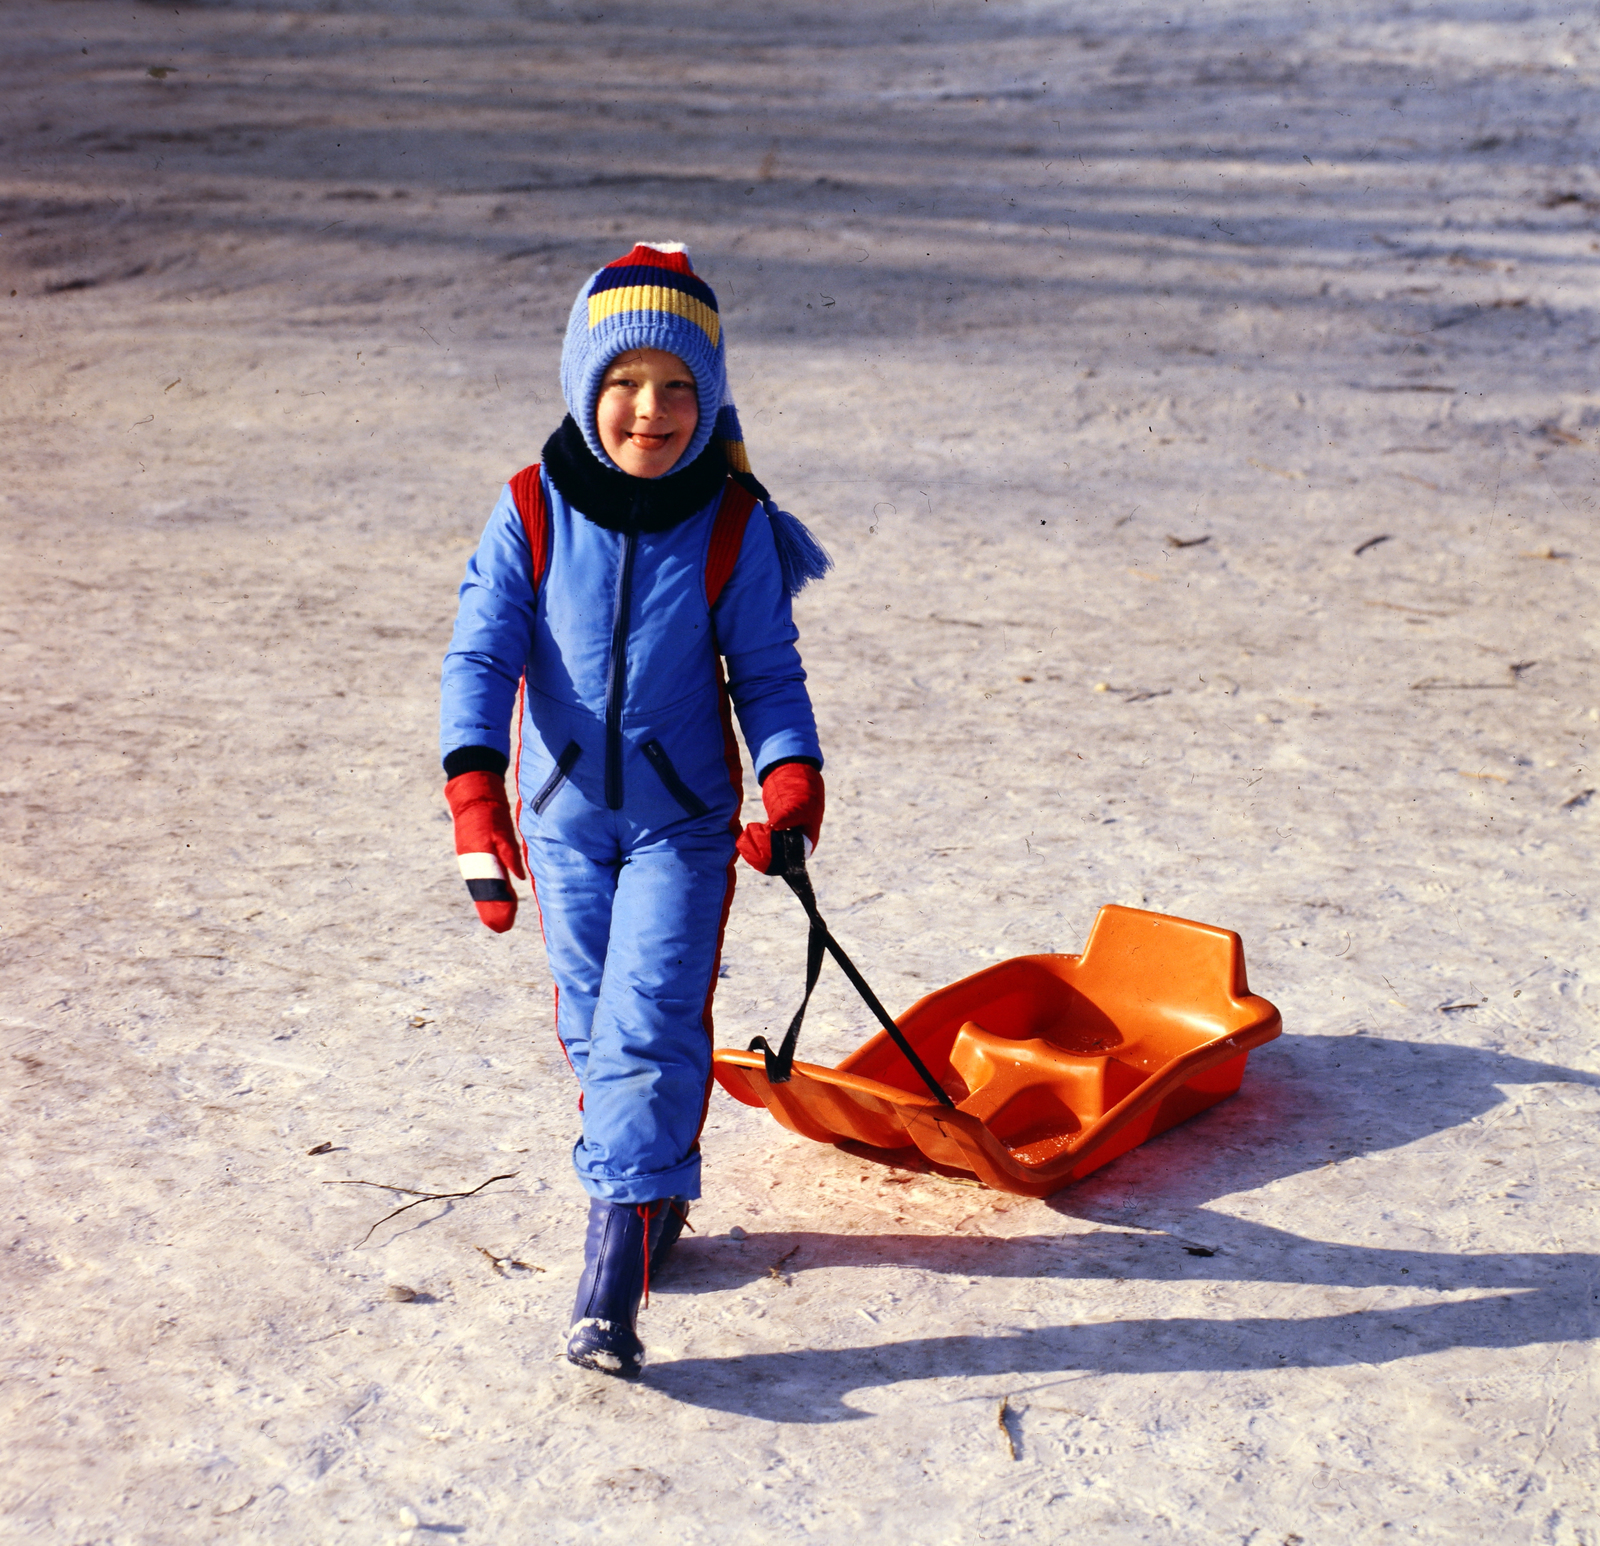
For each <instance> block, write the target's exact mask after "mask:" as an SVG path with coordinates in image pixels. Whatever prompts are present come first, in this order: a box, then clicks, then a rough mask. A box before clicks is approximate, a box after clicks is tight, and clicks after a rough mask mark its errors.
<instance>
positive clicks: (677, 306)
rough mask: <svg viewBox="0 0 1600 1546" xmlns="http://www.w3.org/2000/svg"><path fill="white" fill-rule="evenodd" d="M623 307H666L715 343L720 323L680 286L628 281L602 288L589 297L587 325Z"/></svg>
mask: <svg viewBox="0 0 1600 1546" xmlns="http://www.w3.org/2000/svg"><path fill="white" fill-rule="evenodd" d="M624 311H667V312H671V313H672V315H673V316H675V317H682V318H684V320H685V321H688V322H692V323H694V324H695V326H696V327H698V328H699V329H700V331H701V332H702V333H704V334H705V335H706V337H707V338H709V339H710V340H711V347H712V348H713V349H715V348H716V347H717V338H718V336H719V335H720V333H721V331H722V324H721V322H720V321H719V319H718V317H717V314H716V312H714V311H713V310H712V309H711V308H710V307H709V306H707V305H706V303H705V302H704V301H702V300H697V299H696V298H695V297H694V296H692V295H685V294H684V293H683V291H682V290H669V289H668V288H667V287H666V286H665V285H628V286H626V287H625V288H619V289H616V290H602V291H601V292H600V293H599V294H598V295H591V296H590V297H589V327H590V330H591V331H592V330H593V329H595V328H597V327H599V325H600V324H601V323H602V322H604V321H605V320H606V318H607V317H614V316H616V315H617V314H618V313H619V312H624Z"/></svg>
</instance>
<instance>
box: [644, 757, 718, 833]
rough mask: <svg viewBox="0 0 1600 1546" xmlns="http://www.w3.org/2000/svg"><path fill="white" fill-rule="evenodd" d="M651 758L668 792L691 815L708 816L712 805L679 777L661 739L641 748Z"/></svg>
mask: <svg viewBox="0 0 1600 1546" xmlns="http://www.w3.org/2000/svg"><path fill="white" fill-rule="evenodd" d="M639 750H640V751H642V752H643V753H644V754H645V757H646V758H647V759H648V760H649V763H650V766H651V767H653V768H654V769H655V770H656V772H657V774H659V775H660V778H661V782H662V783H663V784H665V785H666V786H667V793H668V794H670V795H671V796H672V798H673V799H674V800H676V801H677V802H678V804H679V805H681V806H682V807H683V808H684V810H686V811H687V812H688V813H689V814H690V815H691V816H708V815H710V814H711V807H710V806H709V805H707V804H706V802H705V801H704V800H702V799H701V798H700V796H699V795H697V794H696V793H695V792H694V790H692V789H691V788H690V787H689V786H688V785H687V784H686V783H684V781H683V780H682V779H681V778H679V777H678V770H677V769H676V768H675V767H673V765H672V759H671V758H670V757H669V756H668V755H667V749H666V747H664V746H663V745H662V744H661V743H660V742H659V741H646V742H645V743H644V745H643V746H641V747H640V748H639Z"/></svg>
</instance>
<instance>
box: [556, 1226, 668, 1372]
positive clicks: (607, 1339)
mask: <svg viewBox="0 0 1600 1546" xmlns="http://www.w3.org/2000/svg"><path fill="white" fill-rule="evenodd" d="M659 1209H661V1204H660V1203H659V1202H655V1203H646V1204H644V1205H642V1206H640V1205H636V1204H633V1203H620V1202H602V1201H600V1199H599V1198H597V1197H594V1198H590V1200H589V1232H588V1234H587V1235H586V1236H585V1238H584V1243H583V1276H582V1277H581V1278H579V1279H578V1298H577V1301H576V1303H575V1304H574V1305H573V1307H572V1330H571V1331H570V1332H569V1333H568V1334H567V1358H568V1360H569V1362H571V1363H575V1364H578V1365H579V1366H580V1367H582V1368H585V1369H599V1370H601V1371H602V1372H603V1373H606V1374H620V1375H621V1376H622V1377H623V1378H624V1379H630V1380H631V1379H637V1378H638V1377H639V1372H640V1370H641V1369H643V1367H644V1344H643V1343H642V1342H641V1341H640V1340H639V1335H638V1333H637V1332H636V1331H635V1330H634V1326H635V1323H636V1322H637V1321H638V1319H639V1299H640V1296H641V1295H642V1294H643V1293H644V1288H645V1275H646V1272H647V1271H648V1261H649V1258H648V1256H647V1254H646V1251H647V1240H648V1238H649V1235H650V1234H651V1233H652V1232H653V1231H652V1228H651V1226H652V1225H654V1224H656V1222H657V1220H656V1212H657V1210H659ZM662 1211H664V1210H662Z"/></svg>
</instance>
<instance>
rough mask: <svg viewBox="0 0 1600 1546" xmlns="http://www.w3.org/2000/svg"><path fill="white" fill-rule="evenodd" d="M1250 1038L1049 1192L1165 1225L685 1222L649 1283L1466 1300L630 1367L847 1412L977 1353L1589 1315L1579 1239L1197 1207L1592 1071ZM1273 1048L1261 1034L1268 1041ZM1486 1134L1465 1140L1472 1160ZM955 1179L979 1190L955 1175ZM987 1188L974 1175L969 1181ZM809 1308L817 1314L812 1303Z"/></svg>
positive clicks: (1084, 1352)
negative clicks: (1174, 1123) (869, 1226)
mask: <svg viewBox="0 0 1600 1546" xmlns="http://www.w3.org/2000/svg"><path fill="white" fill-rule="evenodd" d="M1277 1047H1278V1048H1280V1049H1281V1053H1280V1055H1279V1056H1278V1057H1277V1058H1272V1057H1269V1056H1263V1055H1262V1054H1257V1060H1258V1062H1257V1063H1253V1064H1252V1068H1251V1076H1250V1078H1249V1079H1247V1081H1246V1085H1245V1090H1244V1092H1242V1093H1241V1095H1240V1096H1239V1097H1237V1098H1236V1099H1234V1100H1233V1101H1229V1102H1225V1103H1223V1105H1221V1106H1219V1107H1216V1108H1215V1109H1214V1110H1213V1111H1211V1112H1209V1113H1207V1114H1206V1115H1205V1116H1203V1117H1201V1118H1199V1119H1197V1120H1196V1121H1194V1122H1191V1123H1189V1124H1187V1125H1185V1126H1184V1127H1181V1128H1178V1129H1176V1130H1174V1131H1173V1132H1172V1133H1170V1134H1168V1135H1166V1136H1165V1137H1164V1138H1162V1139H1159V1140H1157V1141H1155V1142H1154V1143H1151V1144H1148V1145H1146V1146H1145V1147H1144V1148H1142V1149H1139V1150H1136V1151H1135V1152H1134V1153H1132V1154H1129V1155H1126V1156H1124V1157H1123V1158H1122V1159H1120V1160H1118V1161H1117V1162H1116V1163H1115V1164H1113V1165H1112V1166H1110V1167H1108V1169H1107V1170H1105V1171H1102V1172H1100V1173H1099V1174H1097V1175H1096V1176H1094V1177H1092V1178H1090V1179H1089V1180H1088V1181H1086V1182H1083V1183H1080V1184H1079V1185H1077V1186H1076V1187H1073V1188H1069V1189H1068V1190H1067V1191H1065V1192H1063V1193H1061V1194H1059V1195H1058V1196H1057V1197H1056V1198H1053V1199H1051V1201H1050V1204H1049V1206H1051V1207H1052V1208H1053V1209H1055V1211H1057V1212H1060V1213H1063V1214H1071V1215H1076V1216H1078V1217H1083V1218H1091V1219H1095V1220H1097V1221H1099V1222H1102V1223H1113V1224H1114V1223H1119V1222H1120V1223H1130V1224H1131V1223H1135V1222H1136V1221H1137V1216H1136V1214H1134V1213H1130V1212H1129V1201H1128V1199H1129V1198H1137V1199H1138V1202H1139V1204H1142V1205H1143V1206H1144V1207H1147V1208H1148V1209H1150V1210H1151V1211H1153V1212H1158V1213H1159V1214H1160V1220H1159V1223H1160V1226H1161V1227H1162V1228H1164V1229H1165V1230H1166V1231H1167V1233H1165V1234H1148V1233H1137V1234H1136V1233H1111V1232H1109V1231H1100V1232H1095V1233H1092V1234H1071V1235H1061V1236H1057V1235H1050V1234H1035V1235H1027V1236H1013V1237H1009V1238H999V1237H990V1236H971V1235H961V1236H948V1235H910V1234H908V1235H889V1236H884V1235H846V1234H829V1233H821V1232H809V1233H807V1232H795V1233H786V1234H771V1235H752V1236H750V1237H749V1238H748V1239H746V1240H744V1241H742V1242H733V1241H729V1240H726V1239H724V1240H686V1241H685V1242H684V1244H683V1245H681V1246H680V1247H679V1251H680V1253H681V1254H680V1255H679V1256H678V1258H677V1259H676V1260H675V1261H674V1263H673V1266H672V1269H671V1271H670V1274H664V1275H663V1280H662V1282H661V1285H660V1288H661V1291H662V1292H663V1293H671V1292H683V1291H690V1292H693V1291H697V1290H699V1291H704V1290H714V1289H730V1288H736V1287H739V1286H742V1285H744V1284H747V1283H750V1282H753V1281H756V1280H758V1279H761V1278H763V1277H767V1276H770V1275H773V1274H778V1275H785V1274H792V1273H794V1272H807V1271H810V1270H812V1269H815V1268H821V1267H862V1268H866V1267H874V1266H909V1267H918V1268H921V1269H923V1270H925V1271H934V1272H943V1273H949V1274H952V1275H959V1276H970V1277H980V1276H988V1277H1011V1278H1052V1279H1058V1280H1072V1279H1078V1280H1101V1281H1107V1280H1109V1281H1116V1280H1143V1281H1178V1280H1191V1279H1193V1280H1200V1281H1227V1282H1274V1283H1318V1284H1326V1285H1329V1286H1331V1287H1338V1288H1351V1289H1360V1288H1370V1287H1375V1286H1381V1285H1393V1286H1396V1287H1401V1288H1411V1289H1417V1288H1421V1289H1426V1290H1431V1291H1436V1292H1437V1291H1449V1290H1476V1291H1477V1295H1476V1297H1474V1298H1472V1299H1467V1300H1461V1301H1457V1302H1453V1303H1445V1304H1425V1305H1411V1306H1407V1307H1406V1308H1403V1309H1398V1310H1396V1309H1372V1310H1354V1311H1349V1312H1346V1313H1340V1314H1332V1315H1324V1316H1317V1317H1312V1318H1306V1319H1301V1318H1291V1317H1263V1318H1253V1317H1245V1318H1239V1319H1234V1320H1227V1319H1202V1318H1192V1319H1184V1318H1177V1319H1173V1318H1165V1317H1163V1318H1160V1319H1155V1320H1149V1321H1120V1322H1119V1321H1100V1320H1098V1319H1097V1320H1096V1321H1095V1322H1094V1323H1092V1324H1086V1325H1062V1326H1053V1327H1043V1328H1038V1329H1034V1330H1025V1331H1017V1330H1009V1329H1004V1328H997V1330H996V1333H995V1334H994V1335H988V1336H981V1335H962V1336H937V1337H918V1338H914V1339H911V1340H908V1341H902V1342H881V1341H874V1342H867V1343H863V1344H861V1345H858V1346H851V1347H842V1348H838V1347H836V1348H829V1349H804V1350H799V1351H794V1352H757V1353H744V1354H739V1355H737V1356H735V1357H731V1358H720V1359H719V1358H687V1359H680V1360H678V1361H676V1362H673V1363H668V1364H661V1365H653V1366H650V1367H648V1368H647V1370H646V1378H647V1380H648V1381H649V1382H650V1383H651V1384H653V1385H655V1386H657V1387H658V1388H660V1389H662V1390H665V1391H667V1392H669V1393H670V1394H672V1395H673V1396H675V1397H677V1398H678V1399H680V1400H682V1401H684V1402H687V1403H689V1404H692V1405H697V1406H707V1407H712V1408H715V1409H718V1410H726V1411H734V1412H741V1413H745V1414H747V1415H751V1416H759V1417H765V1418H769V1419H771V1420H773V1421H785V1422H839V1421H845V1420H849V1419H851V1418H854V1417H858V1416H863V1415H865V1414H864V1413H862V1412H859V1411H857V1410H855V1409H854V1408H852V1407H850V1406H849V1405H847V1404H846V1403H845V1401H844V1397H845V1395H846V1394H847V1393H848V1392H849V1391H851V1390H856V1389H860V1388H862V1387H867V1386H876V1385H883V1384H889V1383H893V1382H896V1381H899V1380H905V1379H916V1378H930V1377H935V1378H936V1377H949V1376H961V1375H978V1374H1006V1373H1011V1374H1026V1375H1048V1374H1060V1373H1063V1372H1066V1371H1069V1370H1092V1371H1096V1372H1101V1373H1112V1372H1123V1373H1135V1372H1137V1373H1164V1372H1178V1371H1188V1370H1244V1369H1266V1368H1287V1367H1297V1366H1298V1367H1321V1366H1336V1365H1342V1364H1351V1363H1382V1362H1386V1361H1389V1360H1391V1359H1396V1358H1403V1357H1412V1356H1415V1355H1417V1354H1419V1353H1426V1352H1435V1351H1440V1350H1442V1349H1445V1348H1451V1347H1518V1346H1523V1345H1527V1344H1530V1343H1542V1342H1554V1341H1563V1340H1567V1339H1571V1338H1586V1337H1591V1336H1594V1335H1596V1332H1597V1329H1600V1327H1597V1324H1596V1321H1597V1316H1596V1311H1595V1307H1594V1304H1593V1300H1592V1283H1593V1280H1594V1276H1595V1273H1596V1269H1597V1268H1600V1256H1597V1255H1594V1254H1592V1253H1587V1252H1560V1253H1531V1252H1506V1253H1494V1254H1488V1253H1486V1254H1456V1253H1450V1252H1431V1251H1417V1250H1393V1249H1387V1248H1382V1247H1372V1248H1369V1247H1360V1246H1346V1245H1337V1244H1332V1243H1329V1242H1326V1241H1321V1240H1317V1239H1314V1238H1310V1237H1304V1236H1300V1235H1296V1234H1291V1233H1289V1232H1288V1231H1285V1230H1279V1229H1274V1228H1271V1227H1268V1226H1265V1225H1260V1224H1253V1223H1249V1222H1247V1221H1244V1220H1240V1219H1236V1218H1232V1217H1230V1216H1228V1215H1227V1214H1224V1213H1219V1212H1213V1211H1210V1210H1204V1211H1202V1210H1201V1207H1200V1205H1201V1204H1202V1203H1204V1202H1207V1201H1209V1200H1211V1199H1213V1198H1215V1197H1218V1196H1223V1195H1228V1194H1230V1193H1236V1192H1240V1191H1246V1190H1249V1189H1252V1188H1254V1187H1259V1186H1262V1185H1265V1184H1266V1183H1268V1182H1270V1181H1274V1180H1278V1179H1281V1178H1283V1177H1285V1176H1290V1175H1295V1174H1301V1173H1305V1172H1308V1171H1312V1170H1315V1169H1318V1168H1321V1167H1323V1166H1324V1165H1326V1164H1327V1163H1328V1161H1329V1159H1330V1158H1335V1159H1344V1158H1347V1157H1350V1156H1351V1155H1353V1154H1357V1153H1363V1154H1366V1153H1374V1152H1377V1151H1380V1150H1383V1149H1388V1148H1394V1147H1398V1146H1400V1145H1402V1144H1406V1143H1411V1142H1413V1141H1415V1140H1417V1139H1419V1138H1424V1137H1427V1136H1429V1135H1430V1134H1433V1133H1437V1132H1440V1131H1443V1130H1445V1129H1447V1128H1450V1127H1454V1126H1457V1125H1459V1124H1460V1123H1462V1122H1465V1121H1468V1120H1471V1119H1472V1118H1474V1117H1477V1116H1480V1115H1481V1114H1482V1113H1483V1112H1484V1111H1486V1110H1488V1109H1490V1108H1491V1107H1492V1106H1494V1105H1496V1104H1497V1103H1498V1102H1499V1101H1500V1099H1501V1098H1502V1097H1501V1094H1500V1090H1499V1089H1498V1086H1500V1085H1504V1084H1546V1083H1566V1084H1580V1085H1589V1086H1597V1085H1600V1076H1596V1075H1594V1074H1589V1073H1583V1072H1578V1071H1575V1070H1571V1069H1564V1068H1556V1067H1551V1066H1549V1065H1546V1064H1541V1063H1533V1062H1529V1061H1527V1060H1524V1059H1521V1058H1514V1057H1505V1056H1502V1055H1500V1054H1497V1053H1493V1052H1488V1051H1483V1050H1481V1049H1476V1048H1470V1047H1451V1046H1436V1045H1432V1044H1426V1043H1408V1042H1385V1041H1380V1040H1377V1039H1376V1038H1369V1037H1359V1036H1351V1037H1319V1036H1309V1037H1292V1038H1285V1039H1284V1041H1282V1042H1280V1043H1278V1044H1277ZM1273 1050H1275V1049H1270V1048H1269V1049H1267V1051H1268V1052H1269V1053H1270V1052H1272V1051H1273ZM1494 1158H1495V1156H1494V1155H1492V1154H1490V1155H1487V1156H1484V1155H1481V1154H1474V1155H1472V1156H1470V1157H1466V1158H1464V1160H1463V1163H1465V1164H1472V1165H1475V1166H1476V1165H1480V1164H1482V1163H1483V1162H1484V1160H1485V1159H1488V1160H1491V1161H1492V1160H1493V1159H1494ZM973 1195H974V1196H975V1197H978V1196H982V1195H985V1194H981V1193H974V1194H973ZM988 1195H991V1196H992V1195H993V1194H988ZM830 1318H831V1317H830Z"/></svg>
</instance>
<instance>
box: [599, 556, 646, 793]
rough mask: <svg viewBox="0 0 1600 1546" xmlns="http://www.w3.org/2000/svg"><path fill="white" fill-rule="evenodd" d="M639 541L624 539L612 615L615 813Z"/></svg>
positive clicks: (609, 701) (609, 691)
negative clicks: (631, 595)
mask: <svg viewBox="0 0 1600 1546" xmlns="http://www.w3.org/2000/svg"><path fill="white" fill-rule="evenodd" d="M638 541H639V539H638V537H637V536H636V535H635V534H634V533H633V532H631V531H630V532H628V533H626V534H625V535H624V536H623V539H622V562H621V564H620V565H619V566H618V568H617V599H616V607H615V610H614V611H613V612H612V615H611V674H610V676H609V678H608V679H607V681H606V804H607V805H608V806H610V807H611V809H612V810H614V811H620V810H621V809H622V699H623V695H624V693H625V691H626V689H627V685H628V599H629V592H630V591H631V590H632V588H633V555H634V550H635V548H636V547H637V545H638Z"/></svg>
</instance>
